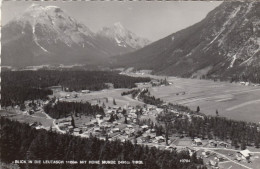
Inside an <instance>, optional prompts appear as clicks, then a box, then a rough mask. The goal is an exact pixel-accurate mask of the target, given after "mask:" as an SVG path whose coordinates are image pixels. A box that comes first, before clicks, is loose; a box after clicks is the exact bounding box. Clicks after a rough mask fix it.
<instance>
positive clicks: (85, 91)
mask: <svg viewBox="0 0 260 169" xmlns="http://www.w3.org/2000/svg"><path fill="white" fill-rule="evenodd" d="M81 93H90V91H89V90H81Z"/></svg>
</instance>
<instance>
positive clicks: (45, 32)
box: [2, 4, 148, 67]
mask: <svg viewBox="0 0 260 169" xmlns="http://www.w3.org/2000/svg"><path fill="white" fill-rule="evenodd" d="M115 39H118V40H120V43H117V42H115ZM141 42H142V43H143V44H139V43H141ZM147 43H148V42H147V41H146V40H143V39H141V38H138V37H137V36H136V35H134V34H133V33H132V32H130V31H128V30H127V29H125V28H123V27H122V26H121V25H119V24H117V25H115V26H113V27H111V28H104V29H103V31H101V32H99V33H98V34H95V33H93V32H92V31H90V30H89V28H88V27H86V26H85V25H84V24H82V23H79V22H77V21H76V20H75V19H74V18H71V17H70V16H69V15H68V14H67V13H65V12H64V11H63V10H62V9H60V8H59V7H56V6H41V5H37V4H33V5H31V6H30V7H29V8H27V9H26V10H25V11H24V13H23V14H22V15H21V16H18V17H16V18H14V19H13V20H12V21H10V22H9V23H8V24H7V25H5V26H4V27H3V28H2V65H3V66H13V67H24V66H37V65H44V64H49V65H53V64H69V65H72V64H79V63H80V64H89V65H100V64H105V63H106V62H108V60H109V57H110V56H113V55H119V54H123V53H124V54H125V53H127V52H130V51H134V50H136V49H139V48H140V47H143V45H146V44H147Z"/></svg>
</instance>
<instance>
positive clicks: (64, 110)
mask: <svg viewBox="0 0 260 169" xmlns="http://www.w3.org/2000/svg"><path fill="white" fill-rule="evenodd" d="M44 111H45V112H46V113H47V114H49V115H50V116H51V117H52V118H55V119H59V118H64V117H68V116H70V115H71V114H72V113H74V114H75V116H81V115H85V116H90V115H91V116H95V115H96V114H100V115H105V113H104V109H103V108H102V107H100V106H98V105H91V104H90V103H88V102H86V103H80V102H57V103H55V104H53V103H52V102H50V103H48V104H47V105H45V106H44Z"/></svg>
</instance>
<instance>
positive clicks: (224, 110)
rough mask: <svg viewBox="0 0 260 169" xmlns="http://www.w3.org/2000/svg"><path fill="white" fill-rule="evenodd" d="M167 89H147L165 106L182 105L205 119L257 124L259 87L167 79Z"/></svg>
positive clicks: (258, 119) (165, 87) (164, 87)
mask: <svg viewBox="0 0 260 169" xmlns="http://www.w3.org/2000/svg"><path fill="white" fill-rule="evenodd" d="M167 80H168V81H169V82H170V83H171V85H169V86H158V87H152V88H150V89H149V91H150V92H151V95H154V96H156V97H157V98H161V99H162V100H164V101H166V102H171V103H177V104H182V105H186V106H188V107H190V108H191V109H192V110H196V109H197V106H199V107H200V112H202V113H204V114H206V115H215V114H216V110H218V112H219V115H220V116H225V117H227V118H231V119H235V120H244V121H248V122H256V123H258V122H260V114H259V111H258V110H259V109H260V104H259V103H260V99H259V96H260V87H259V86H245V85H241V84H239V83H228V82H214V81H210V80H199V79H183V78H175V77H168V79H167Z"/></svg>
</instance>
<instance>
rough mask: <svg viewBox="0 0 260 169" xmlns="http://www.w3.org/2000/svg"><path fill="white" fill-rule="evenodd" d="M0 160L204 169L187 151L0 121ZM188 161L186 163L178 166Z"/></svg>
mask: <svg viewBox="0 0 260 169" xmlns="http://www.w3.org/2000/svg"><path fill="white" fill-rule="evenodd" d="M0 126H1V130H0V132H1V138H0V145H1V150H0V151H1V152H0V159H1V161H3V162H5V163H11V162H13V161H14V160H25V159H30V160H65V161H66V160H75V161H78V160H86V161H89V160H115V161H118V160H120V161H122V160H125V161H132V160H138V161H142V162H143V164H132V163H131V164H127V165H126V164H125V165H109V164H108V165H95V164H91V165H90V164H81V165H80V164H74V165H72V164H66V163H64V164H55V165H54V164H45V165H44V164H28V165H29V166H27V165H26V164H19V166H20V167H21V168H26V167H29V168H30V169H45V168H46V169H47V168H48V169H50V168H51V169H61V168H66V169H74V168H77V169H81V168H82V169H83V168H84V169H86V168H120V169H121V168H122V169H123V168H137V169H138V168H140V169H145V168H150V169H160V168H161V169H167V168H171V169H173V168H174V169H193V168H206V167H204V166H202V165H201V164H202V160H201V159H197V157H196V155H194V156H191V157H190V156H189V153H188V152H187V151H182V152H178V153H177V152H176V151H172V152H170V151H162V150H158V149H157V148H148V147H144V146H141V145H137V144H132V143H131V142H123V143H122V142H120V141H117V140H116V141H111V142H110V141H102V140H99V139H97V138H95V137H90V138H81V137H76V136H72V135H67V134H58V133H56V132H52V131H46V130H36V129H34V128H31V127H30V126H29V125H28V124H25V123H19V122H17V121H11V120H10V119H7V118H3V117H1V121H0ZM181 159H189V160H190V162H188V163H183V162H180V160H181Z"/></svg>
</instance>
